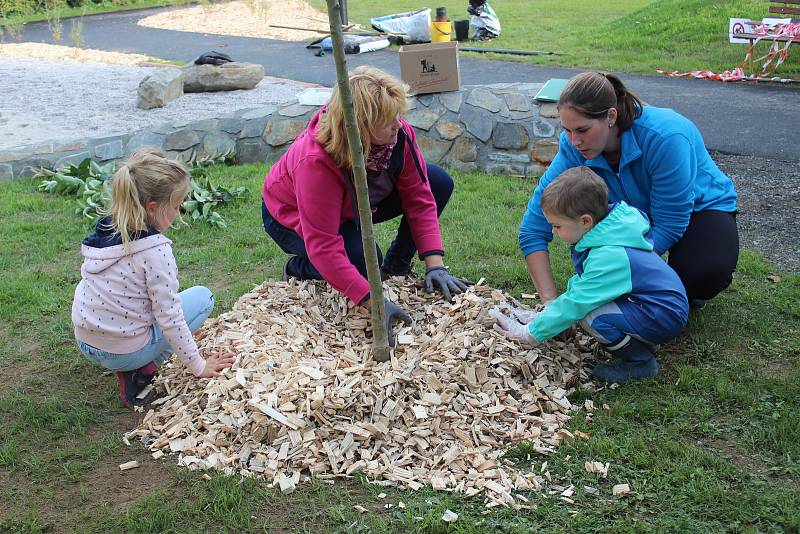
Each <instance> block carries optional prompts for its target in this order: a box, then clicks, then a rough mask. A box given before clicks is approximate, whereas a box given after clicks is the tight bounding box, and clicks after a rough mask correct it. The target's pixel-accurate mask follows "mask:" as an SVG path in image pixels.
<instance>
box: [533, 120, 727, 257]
mask: <svg viewBox="0 0 800 534" xmlns="http://www.w3.org/2000/svg"><path fill="white" fill-rule="evenodd" d="M620 142H621V154H620V161H619V172H614V171H613V170H612V168H611V166H610V165H609V164H608V162H607V161H606V158H605V156H603V155H602V154H601V155H599V156H598V157H596V158H594V159H590V160H587V159H586V158H584V157H583V156H582V155H581V153H580V152H578V151H577V150H576V149H575V147H574V146H572V143H571V142H570V141H569V138H568V137H567V135H566V132H564V133H562V134H561V141H560V147H559V150H558V154H557V155H556V157H555V159H553V162H552V163H551V164H550V167H549V168H548V169H547V171H546V172H545V173H544V176H542V178H541V179H540V180H539V184H538V185H537V187H536V190H535V191H534V192H533V197H532V198H531V200H530V202H528V209H527V211H526V212H525V216H524V217H523V219H522V224H521V225H520V230H519V246H520V249H522V254H523V256H527V255H528V254H531V253H533V252H536V251H539V250H547V244H548V243H549V242H550V240H551V239H552V238H553V234H552V227H551V226H550V224H548V222H547V220H546V219H545V218H544V215H543V214H542V210H541V207H540V200H541V197H542V192H543V191H544V189H545V187H547V185H548V184H549V183H550V182H551V181H553V180H554V179H555V178H556V177H558V176H559V175H560V174H561V173H562V172H564V171H566V170H567V169H570V168H573V167H579V166H582V165H585V166H587V167H590V168H591V169H592V170H593V171H594V172H596V173H597V174H598V175H600V176H601V177H602V178H603V180H605V182H606V184H607V185H608V190H609V202H619V201H621V200H624V201H625V202H627V203H628V204H630V205H631V206H634V207H636V208H639V209H640V210H642V211H643V212H644V213H646V214H647V215H648V216H649V217H650V219H651V220H652V221H653V230H652V239H653V244H654V245H655V250H656V252H658V253H659V254H663V253H664V252H666V251H668V250H669V249H670V248H672V245H674V244H675V243H676V242H677V241H678V239H680V238H681V237H682V236H683V232H684V231H685V230H686V227H687V226H688V224H689V217H690V216H691V214H692V213H693V212H695V211H704V210H719V211H727V212H732V211H736V190H735V189H734V187H733V182H731V180H730V178H728V177H727V176H726V175H725V174H724V173H723V172H722V171H720V170H719V168H718V167H717V165H716V163H714V160H712V159H711V156H710V155H709V154H708V150H706V147H705V144H704V143H703V137H702V136H701V135H700V131H699V130H698V129H697V127H696V126H695V125H694V124H693V123H692V122H691V121H690V120H689V119H687V118H686V117H683V116H682V115H680V114H678V113H676V112H674V111H672V110H671V109H662V108H654V107H651V106H645V107H644V108H643V110H642V115H641V117H639V118H638V119H636V120H635V121H634V123H633V125H632V126H631V128H629V129H628V130H625V131H624V132H622V134H621V135H620Z"/></svg>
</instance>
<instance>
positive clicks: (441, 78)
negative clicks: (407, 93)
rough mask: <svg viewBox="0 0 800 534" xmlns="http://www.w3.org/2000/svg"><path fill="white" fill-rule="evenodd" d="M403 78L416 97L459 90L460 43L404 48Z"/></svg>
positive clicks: (402, 61)
mask: <svg viewBox="0 0 800 534" xmlns="http://www.w3.org/2000/svg"><path fill="white" fill-rule="evenodd" d="M400 77H401V78H402V79H403V81H404V82H406V83H407V84H408V85H409V87H410V88H411V94H415V95H420V94H424V93H443V92H445V91H458V90H459V89H460V88H461V72H460V71H459V68H458V42H457V41H449V42H445V43H426V44H418V45H405V46H401V47H400Z"/></svg>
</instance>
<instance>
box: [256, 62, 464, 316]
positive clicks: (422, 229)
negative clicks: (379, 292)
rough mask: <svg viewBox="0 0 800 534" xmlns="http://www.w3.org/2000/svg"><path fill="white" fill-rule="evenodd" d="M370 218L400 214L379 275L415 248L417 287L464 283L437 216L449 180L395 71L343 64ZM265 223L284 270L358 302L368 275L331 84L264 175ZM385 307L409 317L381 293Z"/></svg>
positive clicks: (394, 270) (405, 267) (402, 264)
mask: <svg viewBox="0 0 800 534" xmlns="http://www.w3.org/2000/svg"><path fill="white" fill-rule="evenodd" d="M350 85H351V88H352V93H353V103H354V105H355V109H356V117H357V120H358V126H359V130H360V132H361V142H362V145H363V147H364V161H365V163H366V167H367V183H368V188H369V200H370V205H371V208H372V220H373V222H375V223H380V222H383V221H387V220H389V219H393V218H395V217H398V216H402V220H401V222H400V227H399V228H398V230H397V237H396V238H395V240H394V241H393V242H392V244H391V246H390V247H389V249H388V251H387V252H386V256H385V257H384V256H382V254H381V251H380V248H378V261H379V262H381V261H382V263H381V270H382V272H383V273H384V274H386V275H406V274H409V273H410V272H411V261H412V260H413V257H414V254H415V253H416V252H419V257H420V259H422V260H423V261H424V262H425V266H426V273H425V287H426V289H427V290H428V291H433V290H434V288H436V289H438V290H440V291H441V292H442V293H443V294H444V296H445V298H447V299H448V300H450V299H451V294H452V293H460V292H462V291H463V290H464V289H466V282H465V281H464V280H462V279H459V278H456V277H455V276H452V275H451V274H450V273H449V272H448V271H447V269H446V268H445V267H444V262H443V256H444V247H443V246H442V237H441V232H440V230H439V215H440V214H441V213H442V210H443V209H444V206H445V204H447V201H448V200H449V198H450V195H451V194H452V192H453V179H452V178H451V177H450V176H449V175H448V174H447V172H445V171H444V169H442V168H441V167H439V166H438V165H433V164H426V163H425V161H424V160H423V158H422V154H421V152H420V150H419V147H418V146H417V142H416V136H415V134H414V129H413V128H412V127H411V125H410V124H408V123H407V122H406V121H405V120H404V119H403V118H402V115H403V113H404V112H405V111H406V109H407V106H408V104H407V100H406V98H407V97H406V91H405V88H404V86H403V84H402V82H400V81H399V80H397V79H396V78H394V77H392V76H390V75H388V74H386V73H385V72H383V71H381V70H378V69H375V68H372V67H358V68H356V69H355V70H353V71H352V72H351V73H350ZM263 201H264V202H263V205H262V216H263V220H264V229H265V230H266V231H267V233H268V234H269V235H270V237H272V239H274V240H275V242H276V243H277V244H278V245H279V246H280V247H281V248H282V249H283V250H284V251H285V252H287V253H289V254H292V257H291V258H289V260H288V261H287V262H286V265H285V266H284V278H288V277H295V278H299V279H301V280H326V281H327V282H328V283H329V284H330V285H331V286H333V287H334V288H336V289H337V290H338V291H341V292H342V293H344V294H345V295H347V296H348V297H349V298H350V299H352V300H353V301H354V302H356V303H357V304H363V305H367V306H368V305H369V304H370V302H369V284H368V282H367V279H366V266H365V263H364V252H363V247H362V243H361V229H360V226H359V222H358V211H357V205H356V195H355V185H354V182H353V172H352V164H351V161H350V153H349V148H348V144H347V135H346V132H345V127H344V116H343V112H342V101H341V98H340V96H339V92H338V90H337V89H334V91H333V96H332V97H331V101H330V103H329V104H328V105H327V106H326V107H325V108H323V109H321V110H320V111H319V113H317V115H315V116H314V118H312V119H311V122H310V123H309V125H308V127H307V128H306V130H305V131H304V132H303V133H302V134H300V135H299V136H298V137H297V139H295V141H294V143H293V144H292V146H291V147H290V148H289V150H288V151H287V152H286V153H285V154H284V155H283V157H281V159H280V160H279V161H278V162H277V163H276V164H275V165H273V167H272V168H271V169H270V171H269V173H268V174H267V176H266V179H265V180H264V189H263ZM387 316H388V319H389V321H390V324H391V320H392V319H394V318H397V319H403V320H409V318H408V315H407V314H406V313H405V311H403V310H402V308H400V307H399V306H397V305H395V304H393V303H389V302H387Z"/></svg>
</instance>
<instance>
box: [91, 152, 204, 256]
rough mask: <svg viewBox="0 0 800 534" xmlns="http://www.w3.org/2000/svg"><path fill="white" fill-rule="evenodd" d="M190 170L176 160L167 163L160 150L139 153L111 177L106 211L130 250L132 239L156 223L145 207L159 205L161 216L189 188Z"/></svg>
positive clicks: (112, 224) (123, 242) (114, 228)
mask: <svg viewBox="0 0 800 534" xmlns="http://www.w3.org/2000/svg"><path fill="white" fill-rule="evenodd" d="M189 179H190V174H189V171H188V170H187V169H186V167H184V166H183V165H182V164H180V163H178V162H177V161H172V160H168V159H167V158H166V155H165V154H164V153H163V152H162V151H160V150H157V149H142V150H138V151H136V152H135V153H134V154H133V155H132V156H131V157H130V158H129V159H128V161H126V162H125V164H124V165H122V167H120V168H119V170H118V171H117V172H116V173H114V176H112V177H111V204H110V206H109V208H108V210H107V211H106V213H107V214H109V215H111V226H112V228H113V230H114V233H118V234H119V235H120V237H121V238H122V244H123V245H125V248H126V249H130V243H131V241H132V237H131V236H135V235H136V234H139V233H141V232H145V231H147V228H148V226H149V225H152V224H153V222H154V221H151V220H148V217H147V209H146V206H147V204H148V203H149V202H152V201H155V202H157V203H158V213H159V214H161V213H163V212H164V211H165V210H166V209H167V208H168V207H169V206H170V205H172V204H174V203H175V202H176V201H177V200H178V199H182V198H183V197H185V196H186V194H187V193H188V192H189V188H190V181H189Z"/></svg>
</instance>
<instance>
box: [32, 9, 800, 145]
mask: <svg viewBox="0 0 800 534" xmlns="http://www.w3.org/2000/svg"><path fill="white" fill-rule="evenodd" d="M163 9H164V8H158V9H148V10H137V11H128V12H119V13H111V14H102V15H92V16H86V17H85V18H84V21H83V39H84V42H83V46H84V47H86V48H96V49H100V50H108V51H114V52H130V53H139V54H145V55H149V56H152V57H156V58H162V59H169V60H182V61H190V60H192V59H194V58H195V57H197V56H198V55H200V54H201V53H203V52H208V51H210V50H218V51H221V52H225V53H226V54H228V55H230V56H231V57H233V58H234V59H235V60H236V61H245V62H250V63H260V64H262V65H264V68H265V70H266V73H267V75H269V76H276V77H281V78H289V79H293V80H300V81H305V82H312V83H318V84H322V85H326V86H331V85H333V84H334V83H336V70H335V66H334V62H333V56H332V55H331V54H326V55H325V56H322V57H317V56H315V55H314V53H313V51H311V50H307V49H306V48H305V43H302V42H287V41H277V40H273V39H255V38H248V37H232V36H225V35H210V34H203V33H190V32H178V31H171V30H160V29H154V28H145V27H141V26H138V25H137V24H136V21H137V20H139V19H141V18H143V17H146V16H149V15H151V14H153V13H155V12H158V11H160V10H163ZM68 25H69V21H65V27H68ZM23 41H27V42H40V43H52V42H53V39H52V36H51V34H50V31H49V30H48V28H47V23H46V22H37V23H30V24H28V25H26V26H25V31H24V34H23ZM554 46H555V47H557V45H554ZM797 54H800V49H798V50H796V51H795V56H796V55H797ZM347 61H348V66H349V67H350V68H352V67H355V66H358V65H373V66H375V67H378V68H381V69H383V70H385V71H387V72H390V73H392V74H394V75H396V76H399V75H400V62H399V57H398V53H397V52H396V49H386V50H381V51H377V52H370V53H367V54H360V55H349V56H347ZM789 61H797V58H796V57H794V58H793V57H792V56H790V57H789ZM460 66H461V83H462V85H483V84H492V83H503V82H532V83H543V82H545V81H547V80H548V79H550V78H569V77H570V76H572V75H573V74H576V73H578V72H580V71H579V70H574V69H563V68H551V67H543V66H538V65H529V64H524V63H517V62H504V61H494V60H486V59H481V58H479V57H477V58H476V57H466V56H463V55H462V56H461V58H460ZM664 66H665V67H668V66H669V65H668V63H667V62H666V60H665V65H664ZM620 77H621V78H622V79H623V81H624V82H625V83H626V85H628V87H629V88H630V89H631V90H632V91H634V92H635V93H636V94H637V95H638V96H640V97H641V98H642V99H643V100H645V101H646V102H647V103H648V104H651V105H654V106H659V107H668V108H672V109H674V110H676V111H678V112H680V113H682V114H683V115H685V116H686V117H688V118H690V119H691V120H692V121H694V122H695V124H697V126H698V127H699V128H700V131H701V132H702V133H703V137H704V139H705V141H706V145H707V146H708V148H710V149H712V150H717V151H720V152H724V153H728V154H738V155H745V156H759V157H763V158H773V159H779V160H785V161H800V86H790V85H778V84H763V83H759V84H752V83H730V84H723V83H721V82H716V81H710V80H693V79H679V78H670V77H667V76H658V75H654V76H644V75H640V74H620ZM89 82H90V81H89ZM98 104H99V103H98Z"/></svg>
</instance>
